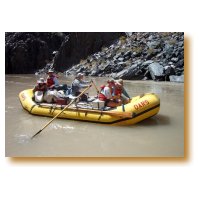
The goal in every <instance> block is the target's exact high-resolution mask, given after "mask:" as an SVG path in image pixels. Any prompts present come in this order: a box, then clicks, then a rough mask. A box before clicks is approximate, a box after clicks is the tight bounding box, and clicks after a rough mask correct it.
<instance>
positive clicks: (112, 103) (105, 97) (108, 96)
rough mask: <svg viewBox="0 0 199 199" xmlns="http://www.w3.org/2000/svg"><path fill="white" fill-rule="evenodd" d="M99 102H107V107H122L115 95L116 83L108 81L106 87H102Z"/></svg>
mask: <svg viewBox="0 0 199 199" xmlns="http://www.w3.org/2000/svg"><path fill="white" fill-rule="evenodd" d="M98 98H99V100H101V101H105V106H108V107H112V108H114V107H117V106H120V105H121V104H122V103H121V100H118V96H116V95H115V81H114V80H113V79H112V80H108V81H107V85H106V86H104V85H103V86H101V91H100V93H99V95H98Z"/></svg>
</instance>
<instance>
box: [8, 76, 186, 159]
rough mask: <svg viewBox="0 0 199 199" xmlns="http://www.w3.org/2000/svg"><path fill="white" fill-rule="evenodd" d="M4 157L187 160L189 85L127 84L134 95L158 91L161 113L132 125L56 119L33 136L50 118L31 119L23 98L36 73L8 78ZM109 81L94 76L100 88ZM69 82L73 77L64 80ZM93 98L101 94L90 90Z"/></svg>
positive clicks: (32, 116)
mask: <svg viewBox="0 0 199 199" xmlns="http://www.w3.org/2000/svg"><path fill="white" fill-rule="evenodd" d="M5 80H6V82H5V98H6V100H5V156H7V157H183V156H184V84H181V83H180V84H179V83H170V82H154V81H125V88H126V90H127V91H128V93H129V94H130V96H136V95H140V94H142V93H147V92H153V93H156V94H157V95H158V96H159V97H160V101H161V104H160V112H159V114H158V115H156V116H154V117H152V118H149V119H147V120H145V121H142V122H140V123H138V124H135V125H131V126H107V125H102V124H93V123H88V122H80V121H72V120H63V119H56V120H54V121H53V122H52V123H51V124H50V125H49V126H48V127H47V128H46V129H44V130H43V131H42V132H41V133H40V134H39V135H38V137H36V138H35V139H33V140H31V139H30V138H31V136H32V135H34V134H35V133H36V132H38V130H40V129H41V128H42V127H43V126H44V125H45V124H46V123H47V122H48V121H49V120H50V119H51V118H48V117H40V116H34V115H30V114H29V113H28V112H26V111H25V110H24V109H23V108H22V106H21V104H20V102H19V98H18V94H19V92H20V91H22V90H25V89H28V88H32V87H33V86H34V84H35V82H36V76H35V75H6V76H5ZM105 80H106V78H94V81H95V83H96V84H97V85H98V86H100V85H101V84H102V83H104V82H105ZM59 81H60V83H67V84H70V83H71V81H72V77H70V78H69V77H67V78H66V77H61V78H60V79H59ZM89 94H90V95H92V94H96V91H95V89H94V88H91V90H90V92H89Z"/></svg>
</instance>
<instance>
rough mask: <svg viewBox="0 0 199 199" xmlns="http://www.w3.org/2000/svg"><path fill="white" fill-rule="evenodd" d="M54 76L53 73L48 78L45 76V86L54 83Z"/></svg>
mask: <svg viewBox="0 0 199 199" xmlns="http://www.w3.org/2000/svg"><path fill="white" fill-rule="evenodd" d="M54 77H55V76H54V75H53V76H51V77H49V76H48V78H47V86H48V87H51V86H52V85H53V84H54Z"/></svg>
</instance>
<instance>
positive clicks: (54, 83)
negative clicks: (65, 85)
mask: <svg viewBox="0 0 199 199" xmlns="http://www.w3.org/2000/svg"><path fill="white" fill-rule="evenodd" d="M46 83H47V87H48V89H49V90H53V89H55V88H56V87H58V86H59V81H58V79H57V76H56V75H55V74H54V70H53V69H49V70H48V77H47V79H46Z"/></svg>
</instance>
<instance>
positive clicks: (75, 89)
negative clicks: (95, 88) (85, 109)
mask: <svg viewBox="0 0 199 199" xmlns="http://www.w3.org/2000/svg"><path fill="white" fill-rule="evenodd" d="M83 79H84V75H83V74H82V73H78V74H77V75H76V77H75V79H74V80H73V82H72V85H71V88H72V95H73V96H78V95H79V94H80V93H81V92H80V90H81V89H82V88H86V87H88V86H89V83H91V81H85V80H83ZM87 98H88V97H87V95H86V94H83V95H82V96H81V101H87Z"/></svg>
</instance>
